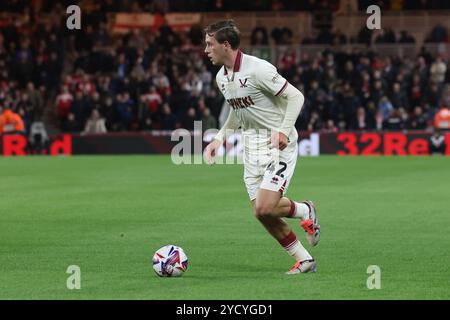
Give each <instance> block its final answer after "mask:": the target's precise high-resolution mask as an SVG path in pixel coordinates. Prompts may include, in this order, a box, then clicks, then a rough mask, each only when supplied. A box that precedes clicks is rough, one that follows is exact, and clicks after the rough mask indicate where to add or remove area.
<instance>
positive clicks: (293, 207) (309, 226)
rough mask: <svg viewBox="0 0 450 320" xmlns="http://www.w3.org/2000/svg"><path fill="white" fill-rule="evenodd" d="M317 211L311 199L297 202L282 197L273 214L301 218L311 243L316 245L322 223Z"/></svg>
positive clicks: (302, 225) (301, 223)
mask: <svg viewBox="0 0 450 320" xmlns="http://www.w3.org/2000/svg"><path fill="white" fill-rule="evenodd" d="M316 213H317V209H316V206H315V204H314V202H312V201H310V200H306V201H302V202H296V201H293V200H290V199H288V198H286V197H281V198H280V201H279V202H278V204H277V206H276V207H275V208H274V209H273V213H272V215H273V216H274V217H283V218H294V219H300V225H301V227H302V228H303V229H304V230H305V232H306V238H307V239H308V242H309V244H310V245H312V246H315V245H317V243H318V242H319V239H320V225H319V220H318V219H317V214H316Z"/></svg>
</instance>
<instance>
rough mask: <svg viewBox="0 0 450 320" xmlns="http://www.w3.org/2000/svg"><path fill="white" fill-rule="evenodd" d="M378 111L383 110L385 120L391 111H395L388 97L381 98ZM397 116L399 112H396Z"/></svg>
mask: <svg viewBox="0 0 450 320" xmlns="http://www.w3.org/2000/svg"><path fill="white" fill-rule="evenodd" d="M378 111H380V112H381V115H382V116H383V121H385V120H387V119H388V118H389V117H390V116H391V113H392V112H393V111H394V107H393V106H392V103H391V101H389V99H388V97H386V96H383V97H382V98H381V99H380V102H379V103H378ZM396 116H398V114H396Z"/></svg>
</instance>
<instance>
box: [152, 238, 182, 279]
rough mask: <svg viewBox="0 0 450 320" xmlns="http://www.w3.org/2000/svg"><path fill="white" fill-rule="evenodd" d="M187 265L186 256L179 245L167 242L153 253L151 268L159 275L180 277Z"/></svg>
mask: <svg viewBox="0 0 450 320" xmlns="http://www.w3.org/2000/svg"><path fill="white" fill-rule="evenodd" d="M187 267H188V258H187V256H186V253H185V252H184V250H183V249H182V248H181V247H178V246H174V245H171V244H169V245H166V246H164V247H161V248H159V249H158V250H156V252H155V254H154V255H153V270H155V272H156V274H157V275H158V276H160V277H181V276H182V275H183V274H184V273H185V272H186V270H187Z"/></svg>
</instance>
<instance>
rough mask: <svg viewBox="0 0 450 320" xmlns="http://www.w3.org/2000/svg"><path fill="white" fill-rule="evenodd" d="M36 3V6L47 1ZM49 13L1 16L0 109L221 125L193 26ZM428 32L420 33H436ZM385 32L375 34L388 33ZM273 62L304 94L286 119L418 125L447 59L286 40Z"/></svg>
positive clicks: (219, 102) (436, 95) (121, 121)
mask: <svg viewBox="0 0 450 320" xmlns="http://www.w3.org/2000/svg"><path fill="white" fill-rule="evenodd" d="M41 2H42V8H43V9H42V10H44V8H45V6H46V5H47V4H48V1H41ZM166 2H167V1H150V2H149V1H129V2H127V1H120V2H119V1H117V2H116V1H99V2H96V4H95V5H96V6H109V5H111V6H117V5H118V3H120V4H121V5H123V4H125V3H129V4H131V5H136V6H141V5H145V4H152V5H156V4H161V3H166ZM169 2H170V3H173V2H171V1H169ZM263 2H264V1H263ZM268 2H269V3H272V2H271V1H268ZM310 2H311V3H312V2H314V1H310ZM319 2H320V1H319ZM11 3H16V4H17V5H18V6H19V5H20V4H21V3H23V1H19V0H18V1H11ZM170 3H169V4H170ZM199 3H206V1H204V2H202V1H199ZM208 3H209V2H208ZM224 3H225V2H224ZM2 5H3V6H5V3H3V2H2ZM55 7H56V9H55V8H53V10H63V9H64V7H63V6H61V5H60V6H59V7H58V6H55ZM58 8H59V9H58ZM113 9H114V8H113ZM113 9H111V10H113ZM116 9H117V10H119V9H120V10H122V8H116ZM59 14H60V17H62V18H61V20H58V19H56V20H55V19H54V20H51V21H41V20H39V19H38V18H37V16H36V15H35V14H34V13H33V12H32V11H30V10H25V13H24V15H25V19H21V21H19V20H12V21H9V22H8V23H2V24H0V108H1V109H2V110H5V109H7V108H8V109H9V110H10V111H14V113H15V114H17V115H19V116H20V118H21V119H22V120H23V122H24V128H25V130H26V131H27V132H29V131H30V130H31V124H32V123H33V122H39V121H42V120H43V117H44V115H45V110H49V109H48V108H50V110H51V115H54V118H52V117H50V118H49V119H50V120H53V121H55V124H56V125H57V126H58V127H59V128H60V129H61V130H62V131H64V132H84V133H92V132H94V133H99V132H109V131H129V130H132V131H146V130H173V129H176V128H186V129H193V126H194V120H202V121H203V129H205V130H206V129H208V128H217V127H219V125H220V123H219V122H220V121H219V120H220V119H219V118H220V115H221V111H222V107H223V98H222V96H221V94H220V92H219V91H218V90H217V88H216V84H215V74H216V72H217V71H218V68H217V67H214V66H212V65H211V64H210V62H209V60H207V59H206V56H205V55H204V53H203V50H204V44H203V33H202V29H201V27H200V26H194V27H193V28H191V30H190V31H189V32H184V33H182V32H174V31H173V30H172V29H171V28H170V27H169V26H168V25H165V24H164V25H163V26H162V27H161V28H159V30H157V31H156V32H141V31H139V30H135V31H132V32H130V33H127V34H125V35H114V34H112V33H111V32H110V30H109V29H108V25H107V20H106V19H107V16H106V15H105V14H104V12H103V13H102V11H92V12H91V13H89V12H88V13H84V14H83V28H82V29H81V30H76V31H68V30H67V28H65V27H64V24H65V20H64V18H65V14H64V13H63V12H57V15H59ZM62 26H63V27H62ZM437 27H439V28H441V29H442V28H443V27H442V26H439V25H438V26H437ZM438 31H439V32H434V31H433V32H431V33H430V37H431V35H433V39H434V40H436V39H437V40H442V39H443V38H442V36H443V33H442V32H441V31H442V30H438ZM444 31H445V32H446V30H445V28H444ZM386 33H389V30H387V31H386V32H385V33H384V34H378V36H379V37H387V38H388V39H389V35H387V34H386ZM256 34H258V32H254V35H255V36H254V37H255V38H256V39H259V40H257V41H260V40H261V39H260V38H261V36H259V35H256ZM271 35H272V36H273V37H274V38H275V39H278V40H279V39H284V40H279V41H286V42H281V43H279V44H286V43H289V39H290V37H291V36H290V34H289V30H288V29H286V28H280V29H279V30H272V33H271ZM266 36H267V32H266ZM404 36H405V37H406V38H407V37H408V34H406V35H404ZM435 36H436V37H437V38H435ZM445 37H446V33H444V38H445ZM252 38H253V37H252ZM263 38H264V36H263ZM324 38H325V37H324ZM333 39H335V38H333ZM337 39H342V37H341V36H340V35H338V36H337ZM394 39H395V41H399V40H398V39H397V38H396V37H395V35H394ZM278 40H277V41H278ZM380 41H381V40H380ZM395 41H394V42H395ZM387 42H389V41H387ZM319 43H322V42H319ZM323 43H327V44H329V43H330V42H328V41H325V42H323ZM331 43H333V41H332V42H331ZM300 48H301V47H300ZM330 48H331V47H330ZM300 52H302V51H301V50H300ZM275 64H276V65H277V67H278V69H279V72H280V73H281V74H282V75H283V76H285V77H286V78H287V79H288V80H289V81H290V82H291V83H292V84H294V85H295V86H297V87H298V88H299V89H300V90H301V91H302V92H303V93H304V95H305V98H306V100H305V107H304V111H303V112H302V115H301V117H299V120H298V121H297V124H296V125H297V127H298V129H302V130H315V131H325V132H334V131H337V130H382V129H384V130H399V129H427V128H431V127H433V125H435V123H434V121H435V120H436V117H437V116H438V115H439V114H438V113H439V112H440V109H443V110H444V109H445V110H448V109H447V108H448V107H450V94H449V92H448V90H447V89H448V88H447V86H446V84H447V83H448V82H449V81H450V76H449V72H450V68H449V63H448V61H446V60H444V58H443V57H440V56H433V55H431V54H430V53H429V52H427V51H426V50H425V49H423V50H422V52H421V53H420V54H419V55H418V56H417V57H416V58H415V59H413V60H410V59H399V58H396V57H388V56H380V55H379V54H377V53H375V52H372V51H371V50H370V49H364V50H362V51H351V52H347V51H340V50H339V51H337V50H332V49H328V50H326V51H324V52H319V53H317V54H315V55H313V56H312V55H308V54H307V53H302V54H300V55H298V51H297V50H294V48H293V47H291V48H290V49H289V47H288V49H286V50H285V51H283V52H281V53H280V54H279V55H278V58H277V61H276V62H275ZM444 122H445V121H444ZM447 125H448V124H447Z"/></svg>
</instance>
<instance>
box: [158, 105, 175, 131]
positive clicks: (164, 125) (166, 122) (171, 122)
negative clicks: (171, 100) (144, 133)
mask: <svg viewBox="0 0 450 320" xmlns="http://www.w3.org/2000/svg"><path fill="white" fill-rule="evenodd" d="M175 125H176V118H175V116H174V115H173V114H172V110H171V109H170V106H169V104H168V103H164V104H163V109H162V116H161V129H162V130H174V129H175Z"/></svg>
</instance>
